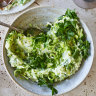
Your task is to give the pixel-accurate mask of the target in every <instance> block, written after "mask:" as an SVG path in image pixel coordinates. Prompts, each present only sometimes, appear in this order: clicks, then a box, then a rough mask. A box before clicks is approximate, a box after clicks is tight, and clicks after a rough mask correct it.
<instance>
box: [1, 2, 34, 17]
mask: <svg viewBox="0 0 96 96" xmlns="http://www.w3.org/2000/svg"><path fill="white" fill-rule="evenodd" d="M34 1H35V0H30V1H29V2H27V3H26V4H25V5H18V6H15V7H13V8H11V9H10V10H2V11H1V10H0V15H5V14H6V15H7V14H12V13H17V12H20V11H22V10H24V9H25V8H27V7H28V6H30V5H31V4H32V3H33V2H34Z"/></svg>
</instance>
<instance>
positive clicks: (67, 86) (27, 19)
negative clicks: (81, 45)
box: [3, 7, 94, 95]
mask: <svg viewBox="0 0 96 96" xmlns="http://www.w3.org/2000/svg"><path fill="white" fill-rule="evenodd" d="M65 11H66V10H60V9H56V8H51V7H50V8H49V7H39V8H34V9H30V10H28V11H27V12H25V13H23V14H22V15H21V16H19V17H18V18H17V19H16V20H15V21H14V22H13V24H12V26H16V27H21V28H27V27H28V26H29V24H33V25H37V26H39V27H42V25H46V23H47V22H48V21H49V22H54V21H55V19H56V18H57V17H59V16H61V15H63V14H64V13H65ZM80 21H81V24H82V26H83V28H84V31H85V33H86V35H87V39H88V41H89V42H90V56H89V57H88V58H87V60H86V61H85V62H84V63H83V64H82V65H81V67H80V69H79V70H78V72H76V74H74V75H73V76H71V77H70V79H66V80H64V81H62V82H60V83H56V84H55V85H54V87H55V88H56V89H57V90H58V94H62V93H66V92H69V91H70V90H72V89H74V88H75V87H77V86H78V85H79V84H80V83H81V82H82V81H83V80H84V79H85V77H86V76H87V75H88V73H89V71H90V68H91V66H92V62H93V57H94V46H93V40H92V37H91V34H90V31H89V29H88V27H87V26H86V24H85V23H84V22H83V21H82V20H80ZM9 32H10V29H9V30H8V32H7V34H6V36H7V35H8V33H9ZM6 36H5V38H6ZM3 59H4V63H5V67H6V69H7V71H8V73H9V75H10V77H11V78H12V79H13V81H15V83H17V84H19V85H20V86H21V87H23V88H24V89H26V90H28V91H30V92H33V93H36V94H40V95H51V90H50V89H49V88H47V87H46V86H43V87H40V86H38V85H37V83H34V82H32V81H31V80H22V79H19V78H16V77H15V76H14V74H13V71H14V69H13V68H12V67H11V66H10V64H9V63H8V57H7V53H6V49H5V40H4V43H3Z"/></svg>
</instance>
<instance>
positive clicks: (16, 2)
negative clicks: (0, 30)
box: [0, 0, 30, 10]
mask: <svg viewBox="0 0 96 96" xmlns="http://www.w3.org/2000/svg"><path fill="white" fill-rule="evenodd" d="M2 1H5V2H9V0H2ZM10 1H11V2H10V3H9V4H8V5H7V6H6V7H3V8H1V9H0V10H10V9H11V8H13V7H15V6H23V5H24V4H26V3H28V2H29V1H30V0H10Z"/></svg>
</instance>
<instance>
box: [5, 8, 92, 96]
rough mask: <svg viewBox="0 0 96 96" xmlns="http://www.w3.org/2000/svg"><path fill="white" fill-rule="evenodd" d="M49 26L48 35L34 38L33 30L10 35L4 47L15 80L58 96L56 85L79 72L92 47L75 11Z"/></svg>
mask: <svg viewBox="0 0 96 96" xmlns="http://www.w3.org/2000/svg"><path fill="white" fill-rule="evenodd" d="M46 26H47V28H46V29H47V30H48V31H47V32H41V33H39V34H37V35H33V28H32V29H31V28H29V29H30V30H29V29H28V30H26V31H23V32H21V33H19V32H16V31H11V32H10V33H9V35H8V36H7V38H6V44H5V47H6V50H7V56H8V57H9V63H10V64H11V67H13V68H14V75H15V76H16V77H20V78H25V79H31V80H32V81H35V82H37V83H38V85H40V86H42V85H46V86H47V87H48V88H50V89H51V90H52V95H54V94H56V93H58V91H57V90H56V89H55V88H54V83H56V82H60V81H63V80H65V79H66V78H69V77H70V76H72V75H73V74H75V72H76V71H78V70H79V67H80V65H81V62H82V61H83V60H86V59H87V57H88V56H89V50H90V43H89V41H87V40H86V35H85V33H84V30H83V28H82V25H81V23H80V21H79V18H78V16H77V14H76V13H75V11H74V10H69V9H67V11H66V13H65V15H62V16H60V17H59V18H57V20H56V21H55V22H53V23H47V25H46ZM41 30H43V29H41Z"/></svg>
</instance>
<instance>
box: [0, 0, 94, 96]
mask: <svg viewBox="0 0 96 96" xmlns="http://www.w3.org/2000/svg"><path fill="white" fill-rule="evenodd" d="M38 6H53V7H57V8H58V9H59V8H60V9H67V8H69V9H75V10H76V11H77V13H78V16H79V17H80V18H81V19H82V20H83V21H84V22H85V23H86V24H87V26H88V28H89V30H90V32H91V34H92V37H93V41H94V47H95V51H96V37H95V36H96V8H94V9H89V10H88V9H87V10H85V9H81V8H79V7H78V6H76V5H75V4H74V2H73V1H72V0H36V1H35V2H34V3H33V4H32V5H31V6H30V7H28V8H27V9H26V10H28V9H29V8H32V7H38ZM26 10H24V11H26ZM24 11H22V12H24ZM22 12H19V13H16V14H11V15H0V21H3V22H5V23H8V24H12V22H13V21H14V20H15V19H16V18H17V17H18V16H19V15H20V14H21V13H22ZM7 30H8V28H5V27H2V26H0V96H39V95H36V94H33V93H30V92H28V91H26V90H24V89H22V88H21V87H19V86H18V85H17V84H15V83H14V82H13V81H12V80H11V78H10V77H9V76H8V75H7V72H6V70H5V68H4V67H5V66H4V64H3V62H2V43H3V38H4V36H5V33H6V32H7ZM95 58H96V55H95V56H94V61H93V65H92V68H91V70H90V72H89V74H88V76H87V77H86V79H85V80H84V81H83V82H82V83H81V84H80V85H79V86H78V87H77V88H75V89H73V90H72V91H70V92H68V93H66V94H62V95H60V96H96V64H95V62H96V59H95Z"/></svg>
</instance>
